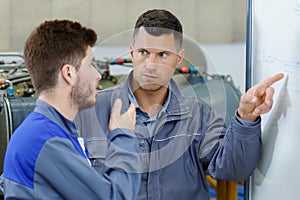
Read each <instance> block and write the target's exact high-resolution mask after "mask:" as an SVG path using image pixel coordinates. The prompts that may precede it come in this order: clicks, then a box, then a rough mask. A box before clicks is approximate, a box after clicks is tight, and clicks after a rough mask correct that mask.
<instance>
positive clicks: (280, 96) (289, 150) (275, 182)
mask: <svg viewBox="0 0 300 200" xmlns="http://www.w3.org/2000/svg"><path fill="white" fill-rule="evenodd" d="M248 5H249V4H248ZM250 6H251V12H252V14H251V21H252V22H251V25H250V26H249V25H248V28H249V27H250V29H249V30H248V31H251V43H247V45H248V47H247V48H249V49H250V50H251V73H252V74H251V81H252V84H255V83H257V82H260V81H262V80H263V79H265V78H266V77H269V76H271V75H273V74H275V73H278V72H284V73H285V78H284V80H281V81H280V82H279V83H276V84H275V85H274V88H275V90H276V91H275V95H274V106H273V109H272V110H271V112H269V113H268V114H266V115H263V116H262V120H263V121H262V131H263V132H262V143H263V150H262V157H261V160H260V161H259V164H258V166H257V168H256V169H255V171H254V173H253V175H252V176H251V178H250V180H249V183H250V184H249V186H248V187H249V197H248V198H249V199H250V200H277V199H278V200H282V199H300V188H299V181H300V0H252V1H251V3H250Z"/></svg>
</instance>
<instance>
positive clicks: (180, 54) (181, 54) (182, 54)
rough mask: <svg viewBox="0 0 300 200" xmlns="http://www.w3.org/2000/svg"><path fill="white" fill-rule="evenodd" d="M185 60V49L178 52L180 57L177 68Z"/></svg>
mask: <svg viewBox="0 0 300 200" xmlns="http://www.w3.org/2000/svg"><path fill="white" fill-rule="evenodd" d="M183 58H184V49H181V50H180V51H179V52H178V57H177V66H178V65H179V64H180V63H181V62H182V61H183Z"/></svg>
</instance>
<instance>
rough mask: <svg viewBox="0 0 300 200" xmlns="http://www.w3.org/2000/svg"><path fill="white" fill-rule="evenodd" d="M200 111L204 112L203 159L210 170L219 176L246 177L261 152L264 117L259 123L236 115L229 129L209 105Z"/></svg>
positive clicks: (223, 177)
mask: <svg viewBox="0 0 300 200" xmlns="http://www.w3.org/2000/svg"><path fill="white" fill-rule="evenodd" d="M200 113H201V114H202V116H204V117H203V118H202V120H203V121H202V124H203V127H202V130H203V133H204V141H203V143H202V145H201V147H200V159H201V160H202V161H203V163H206V169H207V172H208V173H209V174H210V175H212V176H213V177H215V178H218V179H224V180H235V181H241V180H246V179H247V178H248V177H249V176H250V175H251V173H252V172H253V171H254V169H255V167H256V165H257V163H258V161H259V158H260V154H261V123H260V122H261V119H260V118H259V119H258V123H257V124H256V125H255V126H246V125H243V124H241V123H240V122H239V121H238V120H237V119H236V117H233V118H232V121H231V123H230V125H229V127H228V129H225V128H224V127H223V126H224V125H223V124H224V121H223V120H222V119H221V118H219V117H218V116H217V115H216V114H215V112H214V111H213V110H212V108H210V107H209V106H206V107H205V106H204V107H203V108H202V110H201V111H200Z"/></svg>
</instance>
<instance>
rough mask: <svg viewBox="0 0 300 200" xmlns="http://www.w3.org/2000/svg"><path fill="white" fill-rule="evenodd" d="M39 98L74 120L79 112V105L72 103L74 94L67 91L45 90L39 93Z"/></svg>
mask: <svg viewBox="0 0 300 200" xmlns="http://www.w3.org/2000/svg"><path fill="white" fill-rule="evenodd" d="M39 99H40V100H42V101H44V102H46V103H48V104H49V105H51V106H53V107H54V108H55V109H56V110H57V111H58V112H59V113H61V114H62V115H63V116H64V117H65V118H67V119H69V120H70V121H73V120H74V118H75V116H76V115H77V113H78V108H77V106H74V105H72V104H73V103H72V95H71V94H70V95H66V91H65V90H63V91H59V90H58V89H56V90H55V91H49V90H48V91H45V92H42V93H41V94H40V95H39Z"/></svg>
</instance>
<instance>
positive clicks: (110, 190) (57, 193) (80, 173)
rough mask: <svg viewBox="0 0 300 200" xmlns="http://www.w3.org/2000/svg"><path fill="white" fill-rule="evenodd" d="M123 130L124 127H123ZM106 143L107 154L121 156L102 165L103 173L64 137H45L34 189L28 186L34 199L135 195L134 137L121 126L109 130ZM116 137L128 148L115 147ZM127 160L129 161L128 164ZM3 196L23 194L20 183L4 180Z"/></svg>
mask: <svg viewBox="0 0 300 200" xmlns="http://www.w3.org/2000/svg"><path fill="white" fill-rule="evenodd" d="M125 131H126V130H125ZM110 139H111V140H110V143H109V146H108V155H107V156H108V157H114V156H116V157H122V159H120V160H119V162H118V163H113V164H111V167H114V168H110V167H106V168H105V170H104V172H103V174H102V175H100V174H99V173H97V172H96V171H95V170H94V169H93V168H92V167H91V166H90V165H89V162H88V160H87V159H86V158H84V157H83V156H81V155H80V154H79V153H78V152H77V150H76V149H75V148H74V145H73V144H72V143H71V142H70V141H69V140H68V139H65V138H59V137H54V138H51V139H49V140H48V141H47V142H46V143H45V145H44V146H43V148H42V149H41V152H40V154H39V156H38V158H37V161H36V166H35V175H34V189H33V190H34V191H30V190H28V192H29V193H32V194H33V196H35V198H36V199H97V200H98V199H118V200H119V199H136V196H137V193H138V188H139V184H140V175H139V174H138V173H134V172H136V171H134V170H135V168H133V165H135V166H139V165H140V164H139V160H138V159H127V157H129V158H133V156H132V152H131V151H135V150H136V146H135V145H136V144H135V141H134V138H132V137H131V136H130V135H128V134H125V132H124V130H121V129H117V130H115V131H114V132H112V136H111V137H110ZM117 140H123V141H126V143H127V144H128V146H130V148H131V149H129V150H126V149H125V150H124V149H121V150H120V149H119V148H120V147H119V146H118V144H117V142H118V141H117ZM127 162H130V163H129V164H128V163H127ZM7 181H8V182H7V184H6V185H5V186H6V187H7V191H9V192H8V193H6V194H5V196H6V199H10V198H11V199H17V198H19V197H26V194H21V193H20V191H21V192H22V193H24V191H25V190H24V189H22V190H19V189H18V188H20V187H24V186H20V185H18V183H16V182H13V181H11V180H7Z"/></svg>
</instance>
